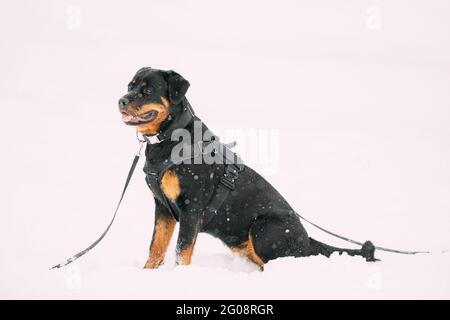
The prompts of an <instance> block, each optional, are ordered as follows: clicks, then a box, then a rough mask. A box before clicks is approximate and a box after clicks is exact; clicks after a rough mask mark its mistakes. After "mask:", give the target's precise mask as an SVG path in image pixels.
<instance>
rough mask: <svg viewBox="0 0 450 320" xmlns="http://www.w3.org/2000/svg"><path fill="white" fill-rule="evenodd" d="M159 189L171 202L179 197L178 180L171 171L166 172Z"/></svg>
mask: <svg viewBox="0 0 450 320" xmlns="http://www.w3.org/2000/svg"><path fill="white" fill-rule="evenodd" d="M161 189H162V191H163V192H164V194H165V195H166V197H167V198H169V199H170V200H172V201H176V200H177V198H178V196H179V195H180V192H181V189H180V179H178V177H177V175H176V174H175V173H173V172H172V171H166V173H164V175H163V177H162V179H161Z"/></svg>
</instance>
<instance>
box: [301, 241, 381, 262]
mask: <svg viewBox="0 0 450 320" xmlns="http://www.w3.org/2000/svg"><path fill="white" fill-rule="evenodd" d="M334 252H338V253H339V254H342V253H344V252H345V253H347V254H348V255H349V256H361V257H363V258H365V259H366V261H378V259H376V258H375V246H374V245H373V243H372V242H370V241H366V242H364V244H363V245H362V247H361V249H343V248H336V247H333V246H329V245H327V244H325V243H322V242H320V241H317V240H315V239H313V238H309V250H307V255H308V256H317V255H319V254H321V255H324V256H326V257H330V256H331V254H332V253H334Z"/></svg>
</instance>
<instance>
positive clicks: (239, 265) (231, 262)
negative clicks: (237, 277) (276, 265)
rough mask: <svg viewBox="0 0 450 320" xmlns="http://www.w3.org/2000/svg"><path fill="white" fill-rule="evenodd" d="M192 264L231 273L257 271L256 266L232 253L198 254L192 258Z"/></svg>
mask: <svg viewBox="0 0 450 320" xmlns="http://www.w3.org/2000/svg"><path fill="white" fill-rule="evenodd" d="M192 263H193V264H194V265H196V266H199V267H203V268H209V269H224V270H228V271H231V272H246V273H249V272H254V271H259V267H258V266H257V265H256V264H254V263H253V262H251V261H249V260H248V259H246V258H243V257H240V256H239V255H238V254H234V253H217V254H199V255H198V256H196V257H193V260H192Z"/></svg>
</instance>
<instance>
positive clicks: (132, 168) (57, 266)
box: [50, 133, 146, 270]
mask: <svg viewBox="0 0 450 320" xmlns="http://www.w3.org/2000/svg"><path fill="white" fill-rule="evenodd" d="M136 137H137V139H138V141H139V149H138V151H137V152H136V155H135V157H134V159H133V162H132V164H131V168H130V170H129V172H128V176H127V179H126V181H125V186H124V187H123V191H122V195H121V196H120V200H119V203H118V204H117V207H116V211H114V215H113V217H112V219H111V222H110V223H109V225H108V227H106V229H105V231H103V233H102V235H101V236H100V237H99V238H98V239H97V240H95V242H94V243H92V244H91V245H90V246H89V247H87V248H86V249H84V250H83V251H80V252H78V253H77V254H75V255H73V256H72V257H70V258H69V259H67V260H66V261H64V262H62V263H59V264H57V265H56V266H53V267H52V268H50V270H52V269H59V268H62V267H65V266H67V265H68V264H70V263H72V262H74V261H75V260H77V259H78V258H80V257H82V256H84V255H85V254H86V253H88V252H89V251H91V250H92V249H93V248H94V247H95V246H96V245H97V244H98V243H99V242H100V241H102V239H103V238H104V237H105V235H106V234H107V233H108V231H109V229H110V228H111V225H112V224H113V222H114V220H115V219H116V215H117V211H119V207H120V205H121V204H122V200H123V197H124V196H125V192H126V191H127V189H128V185H129V184H130V181H131V177H132V176H133V173H134V170H135V169H136V165H137V164H138V162H139V159H140V158H141V156H142V154H141V151H142V148H143V147H144V144H145V142H146V141H145V140H142V139H140V138H139V136H138V134H137V133H136Z"/></svg>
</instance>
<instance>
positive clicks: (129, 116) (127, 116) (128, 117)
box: [122, 113, 135, 122]
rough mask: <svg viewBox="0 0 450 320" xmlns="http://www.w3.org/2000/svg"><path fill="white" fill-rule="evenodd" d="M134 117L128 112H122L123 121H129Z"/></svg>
mask: <svg viewBox="0 0 450 320" xmlns="http://www.w3.org/2000/svg"><path fill="white" fill-rule="evenodd" d="M134 119H135V118H134V117H133V116H132V115H130V114H128V113H122V121H123V122H131V121H133V120H134Z"/></svg>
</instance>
